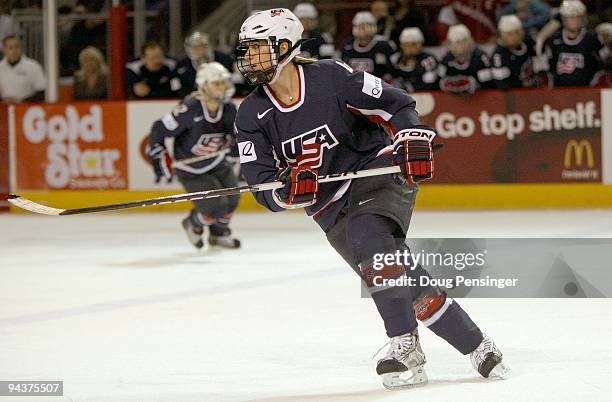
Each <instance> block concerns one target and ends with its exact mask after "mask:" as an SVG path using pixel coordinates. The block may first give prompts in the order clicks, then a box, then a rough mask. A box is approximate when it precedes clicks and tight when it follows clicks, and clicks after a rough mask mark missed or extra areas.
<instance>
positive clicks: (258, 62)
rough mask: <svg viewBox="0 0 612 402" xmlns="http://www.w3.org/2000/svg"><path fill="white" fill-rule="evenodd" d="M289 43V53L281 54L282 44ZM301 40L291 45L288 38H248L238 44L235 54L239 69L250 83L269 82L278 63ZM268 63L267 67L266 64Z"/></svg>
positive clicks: (299, 43) (298, 44) (288, 54)
mask: <svg viewBox="0 0 612 402" xmlns="http://www.w3.org/2000/svg"><path fill="white" fill-rule="evenodd" d="M283 42H286V43H288V44H289V50H288V51H287V53H285V54H283V55H282V56H280V45H281V43H283ZM301 43H302V41H301V40H299V41H297V43H296V44H294V45H293V46H291V41H290V40H288V39H281V40H279V41H277V40H276V38H275V37H274V36H270V38H269V39H268V40H266V39H246V40H243V41H241V42H240V43H238V46H236V51H235V56H236V64H237V67H238V71H240V73H241V74H242V75H243V76H244V78H245V79H246V81H247V83H248V84H249V85H264V84H268V83H269V82H270V81H272V78H274V74H276V69H277V68H278V65H279V64H280V63H282V62H283V60H285V59H286V58H287V57H289V56H290V55H291V53H293V51H294V50H295V49H296V48H297V47H298V46H300V45H301ZM265 65H268V67H267V68H265V67H264V66H265Z"/></svg>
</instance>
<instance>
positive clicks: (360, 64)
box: [341, 36, 397, 80]
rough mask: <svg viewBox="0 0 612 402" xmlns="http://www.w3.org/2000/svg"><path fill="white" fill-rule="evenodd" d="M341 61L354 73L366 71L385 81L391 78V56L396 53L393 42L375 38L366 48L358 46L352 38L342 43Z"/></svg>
mask: <svg viewBox="0 0 612 402" xmlns="http://www.w3.org/2000/svg"><path fill="white" fill-rule="evenodd" d="M341 49H342V60H343V61H344V62H345V63H346V64H348V65H349V66H350V67H351V68H353V69H354V70H356V71H366V72H368V73H370V74H374V75H375V76H377V77H382V78H383V79H385V80H388V79H390V78H391V75H392V73H393V66H392V65H391V56H392V55H393V53H395V52H396V50H397V49H396V47H395V44H393V42H391V41H388V40H386V39H384V38H383V37H381V36H375V37H374V39H372V41H371V42H370V43H369V44H368V45H367V46H364V47H362V46H359V42H358V41H357V40H356V39H355V38H354V37H352V36H351V37H349V38H348V39H347V40H345V41H344V42H343V43H342V46H341Z"/></svg>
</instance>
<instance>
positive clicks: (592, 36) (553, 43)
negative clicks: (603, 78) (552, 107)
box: [546, 29, 608, 87]
mask: <svg viewBox="0 0 612 402" xmlns="http://www.w3.org/2000/svg"><path fill="white" fill-rule="evenodd" d="M607 52H608V50H607V48H606V47H604V45H603V44H602V43H601V41H600V40H599V38H598V36H597V34H596V33H595V32H590V31H587V30H586V29H583V30H582V32H581V33H580V34H579V35H578V37H577V38H576V39H573V40H572V39H569V38H567V36H566V35H565V33H564V31H563V30H560V31H557V32H555V33H554V34H553V35H552V36H551V38H550V41H549V45H548V48H547V50H546V53H547V56H548V64H549V68H550V73H551V74H552V78H553V83H554V86H556V87H558V86H573V85H577V86H583V85H590V84H591V83H592V80H593V77H595V75H596V73H597V72H598V71H599V70H601V69H602V68H603V65H602V60H605V58H606V57H607Z"/></svg>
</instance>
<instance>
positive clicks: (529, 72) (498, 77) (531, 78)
mask: <svg viewBox="0 0 612 402" xmlns="http://www.w3.org/2000/svg"><path fill="white" fill-rule="evenodd" d="M497 30H498V32H499V40H498V41H497V47H496V48H495V51H494V52H493V56H492V57H491V59H492V60H491V64H492V66H491V75H492V76H493V81H494V82H495V85H496V86H497V88H501V89H507V88H521V87H531V86H535V85H536V81H535V79H536V75H535V73H534V69H533V57H534V56H535V50H534V43H533V40H532V39H531V38H530V37H529V36H525V31H524V30H523V24H522V22H521V20H520V19H519V18H518V17H517V16H516V15H504V16H503V17H501V19H500V20H499V24H498V26H497Z"/></svg>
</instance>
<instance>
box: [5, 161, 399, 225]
mask: <svg viewBox="0 0 612 402" xmlns="http://www.w3.org/2000/svg"><path fill="white" fill-rule="evenodd" d="M400 172H401V169H400V167H399V166H389V167H384V168H376V169H367V170H360V171H357V172H344V173H334V174H330V175H327V176H319V183H330V182H333V181H341V180H351V179H361V178H363V177H370V176H379V175H383V174H391V173H400ZM281 187H283V183H281V182H279V181H273V182H271V183H262V184H256V185H253V186H241V187H230V188H221V189H217V190H207V191H199V192H195V193H187V194H178V195H169V196H166V197H158V198H151V199H148V200H142V201H132V202H124V203H120V204H109V205H100V206H97V207H86V208H76V209H59V208H53V207H48V206H46V205H42V204H38V203H36V202H34V201H30V200H28V199H26V198H23V197H20V196H18V195H15V194H10V195H9V196H8V202H10V203H11V204H13V205H15V206H16V207H19V208H21V209H25V210H27V211H30V212H34V213H37V214H43V215H77V214H87V213H92V212H103V211H116V210H119V209H126V208H135V207H147V206H150V205H161V204H171V203H174V202H182V201H194V200H203V199H206V198H215V197H222V196H225V195H235V194H242V193H253V192H257V191H267V190H274V189H277V188H281Z"/></svg>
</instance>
